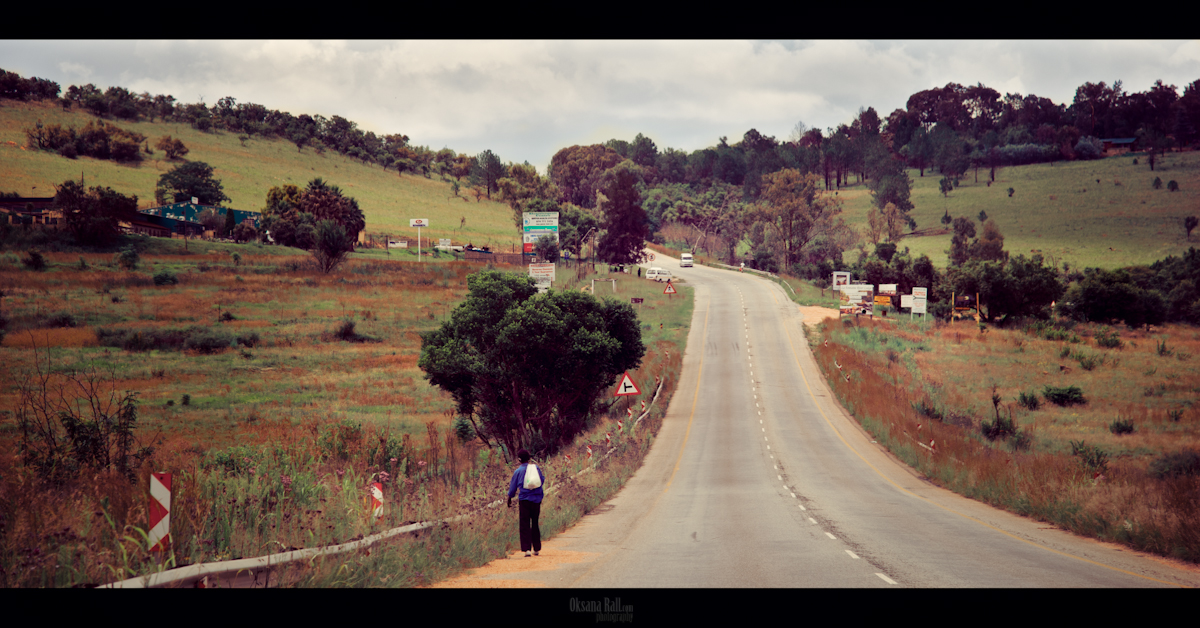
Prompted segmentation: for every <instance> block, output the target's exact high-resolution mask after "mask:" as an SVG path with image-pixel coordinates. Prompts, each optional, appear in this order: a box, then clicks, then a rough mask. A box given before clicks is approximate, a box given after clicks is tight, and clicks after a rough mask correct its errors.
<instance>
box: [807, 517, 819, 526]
mask: <svg viewBox="0 0 1200 628" xmlns="http://www.w3.org/2000/svg"><path fill="white" fill-rule="evenodd" d="M808 520H809V521H811V522H812V524H813V525H817V520H816V519H813V518H812V517H809V518H808Z"/></svg>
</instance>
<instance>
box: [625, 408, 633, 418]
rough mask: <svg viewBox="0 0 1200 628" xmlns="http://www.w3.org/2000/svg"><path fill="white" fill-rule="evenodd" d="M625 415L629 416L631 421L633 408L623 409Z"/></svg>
mask: <svg viewBox="0 0 1200 628" xmlns="http://www.w3.org/2000/svg"><path fill="white" fill-rule="evenodd" d="M625 414H627V415H629V418H631V419H632V418H633V408H625Z"/></svg>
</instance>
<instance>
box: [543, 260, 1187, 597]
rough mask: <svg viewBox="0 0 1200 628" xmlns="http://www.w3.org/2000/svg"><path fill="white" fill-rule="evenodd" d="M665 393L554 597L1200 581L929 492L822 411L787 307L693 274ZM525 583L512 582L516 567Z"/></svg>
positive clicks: (722, 278)
mask: <svg viewBox="0 0 1200 628" xmlns="http://www.w3.org/2000/svg"><path fill="white" fill-rule="evenodd" d="M657 257H658V259H657V260H656V261H655V262H654V263H653V264H654V265H658V266H663V267H665V268H668V269H670V270H671V271H672V272H673V273H674V274H675V275H676V276H677V277H680V278H681V279H682V280H683V281H684V282H685V283H686V285H688V286H692V287H694V288H695V294H696V307H695V311H694V316H693V319H692V327H691V331H690V335H689V337H688V351H687V353H686V355H685V357H684V366H683V371H682V373H681V376H680V385H679V388H678V390H677V391H676V394H675V397H674V400H673V402H672V404H671V405H670V407H669V409H668V412H667V415H666V418H665V420H664V424H663V428H662V430H661V431H660V434H659V437H658V439H657V440H656V442H655V445H654V448H653V449H652V451H651V453H650V454H649V455H648V457H647V460H646V463H645V465H644V466H643V468H642V469H641V470H639V472H638V473H637V474H636V475H635V476H634V477H633V478H632V479H631V480H630V481H629V483H628V484H627V486H626V487H625V488H624V489H622V491H621V492H620V493H618V495H617V496H616V497H614V498H613V499H612V500H610V501H609V502H608V503H607V504H605V505H604V506H602V507H601V508H600V509H598V510H597V512H595V513H593V514H591V515H588V516H587V517H585V518H584V519H583V521H581V523H580V524H579V525H577V526H576V527H575V528H573V529H571V530H569V531H568V532H566V533H565V534H564V535H563V536H561V537H559V538H558V539H555V547H556V548H561V550H563V551H564V552H577V553H578V554H574V555H577V556H584V557H587V558H586V559H585V560H580V561H579V562H575V563H570V564H564V565H562V566H559V567H557V568H555V569H550V570H543V571H534V572H526V573H523V574H522V576H521V577H522V578H523V579H525V580H530V581H534V582H541V583H543V584H547V585H550V586H559V587H600V588H608V587H877V588H894V587H1039V588H1045V587H1161V586H1173V585H1175V586H1178V585H1184V586H1197V585H1200V573H1197V571H1196V570H1194V569H1190V570H1189V569H1180V568H1176V567H1175V566H1172V565H1170V564H1168V563H1167V562H1165V561H1161V560H1158V559H1153V558H1148V557H1145V556H1143V555H1139V554H1137V553H1135V552H1132V551H1128V550H1124V551H1122V550H1121V549H1119V548H1116V547H1114V546H1110V545H1104V544H1100V543H1096V542H1094V541H1090V540H1086V539H1080V538H1077V537H1075V536H1073V535H1071V534H1068V533H1065V532H1062V531H1059V530H1056V529H1053V528H1051V527H1050V526H1048V525H1046V524H1038V523H1036V522H1032V521H1030V520H1027V519H1024V518H1021V517H1017V516H1015V515H1010V514H1008V513H1005V512H1001V511H997V510H995V509H992V508H990V507H987V506H983V505H981V504H979V503H976V502H974V501H971V500H967V499H964V498H961V497H958V496H956V495H954V494H952V493H950V492H948V491H945V490H942V489H939V488H936V487H934V486H933V485H931V484H929V483H928V482H925V481H924V480H922V479H921V478H919V477H917V476H916V475H915V474H914V473H913V472H912V471H911V470H909V469H908V468H907V467H905V466H904V465H902V464H900V463H899V462H897V461H896V460H895V459H894V458H892V457H891V456H889V455H888V454H887V453H886V452H884V451H883V450H882V449H881V448H880V447H879V446H878V445H876V444H873V443H872V442H871V440H870V437H869V436H868V435H867V434H866V433H865V432H863V431H862V430H861V429H860V428H859V427H858V426H857V424H856V423H854V422H853V419H851V418H850V417H849V416H848V415H846V414H845V413H844V411H843V410H842V409H841V407H840V406H839V405H838V404H837V403H836V401H834V399H833V397H832V395H831V393H830V392H829V390H828V388H827V387H826V385H825V383H824V381H823V379H822V377H821V375H820V374H819V372H818V371H817V368H816V365H815V364H814V362H813V360H812V356H811V353H810V352H809V350H808V348H807V344H806V341H805V338H804V335H803V332H802V330H801V317H800V314H799V312H798V308H797V307H796V306H795V305H794V304H793V303H792V302H791V301H790V300H788V299H787V298H786V296H785V295H784V294H783V291H782V289H781V288H780V287H779V286H777V285H775V284H773V283H771V282H768V281H765V280H763V279H761V278H758V277H755V276H752V275H751V274H741V273H736V272H730V271H723V270H716V269H712V268H707V267H701V266H697V267H694V268H683V269H681V268H679V267H678V263H677V261H675V260H671V259H666V260H664V259H663V256H662V255H661V254H659V255H658V256H657ZM523 571H524V570H523Z"/></svg>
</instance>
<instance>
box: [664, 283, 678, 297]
mask: <svg viewBox="0 0 1200 628" xmlns="http://www.w3.org/2000/svg"><path fill="white" fill-rule="evenodd" d="M663 294H675V286H673V285H671V282H669V281H668V282H667V287H666V289H664V290H663Z"/></svg>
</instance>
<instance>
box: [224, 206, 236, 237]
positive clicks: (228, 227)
mask: <svg viewBox="0 0 1200 628" xmlns="http://www.w3.org/2000/svg"><path fill="white" fill-rule="evenodd" d="M236 226H237V219H236V218H234V217H233V210H232V209H226V210H225V222H224V224H222V225H221V235H222V236H231V235H233V228H234V227H236Z"/></svg>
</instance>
